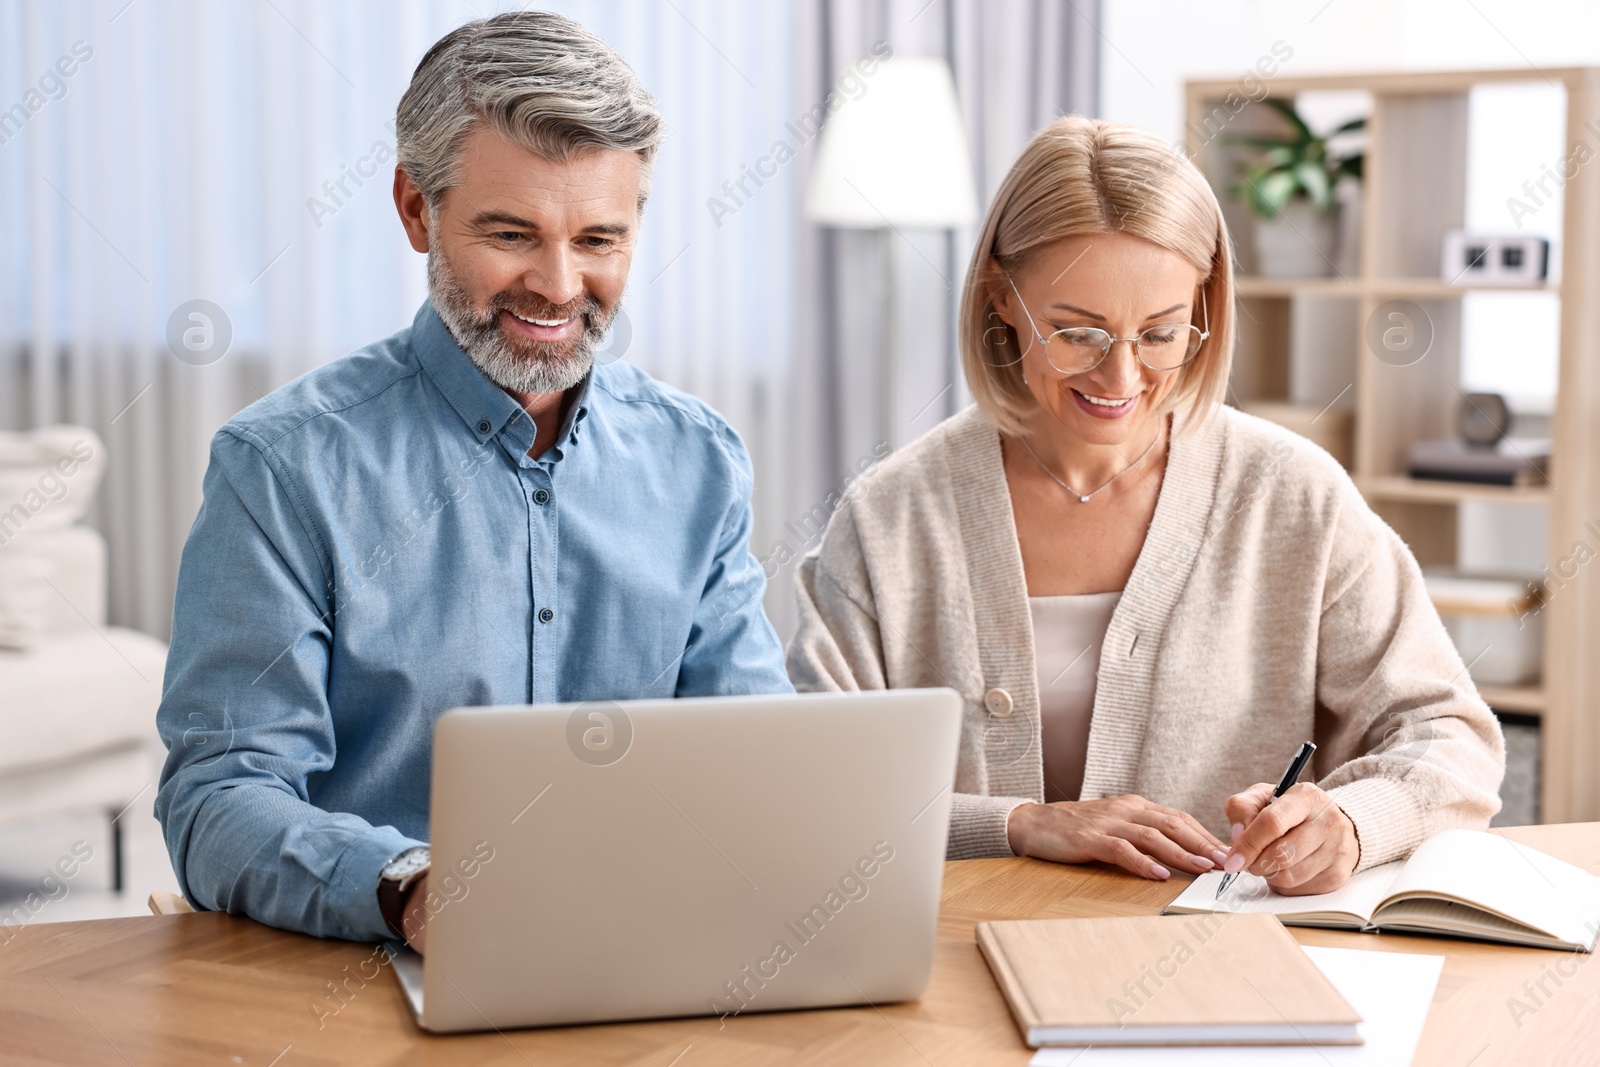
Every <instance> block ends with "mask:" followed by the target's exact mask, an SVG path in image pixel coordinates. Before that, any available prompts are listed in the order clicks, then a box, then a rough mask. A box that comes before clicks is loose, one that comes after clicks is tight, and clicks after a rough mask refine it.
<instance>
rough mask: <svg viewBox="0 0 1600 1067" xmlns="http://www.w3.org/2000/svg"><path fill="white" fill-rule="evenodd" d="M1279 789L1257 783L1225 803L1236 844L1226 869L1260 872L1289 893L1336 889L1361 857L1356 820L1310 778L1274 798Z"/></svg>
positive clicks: (1284, 891) (1319, 891)
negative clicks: (1274, 792)
mask: <svg viewBox="0 0 1600 1067" xmlns="http://www.w3.org/2000/svg"><path fill="white" fill-rule="evenodd" d="M1275 788H1276V786H1273V785H1269V784H1268V783H1266V782H1257V783H1256V784H1255V785H1253V786H1251V787H1250V788H1249V789H1246V790H1245V791H1244V792H1243V793H1235V794H1234V795H1233V796H1231V797H1229V798H1228V799H1227V801H1226V802H1225V803H1224V804H1223V810H1224V811H1226V812H1227V813H1228V822H1229V824H1230V825H1231V826H1232V827H1233V848H1232V849H1231V850H1230V854H1229V856H1228V858H1227V860H1226V861H1225V862H1224V863H1223V864H1222V869H1223V870H1225V871H1229V872H1234V871H1249V872H1250V873H1251V874H1256V875H1260V876H1261V877H1262V878H1265V879H1266V880H1267V884H1268V885H1269V886H1271V887H1272V888H1273V889H1274V890H1276V891H1277V892H1279V893H1283V894H1286V895H1288V896H1299V895H1301V894H1307V893H1331V892H1333V891H1334V890H1335V889H1338V888H1339V887H1340V886H1342V885H1344V884H1345V882H1347V881H1349V880H1350V875H1351V873H1352V872H1353V871H1355V869H1356V863H1357V862H1359V861H1360V859H1361V842H1360V840H1359V839H1358V838H1357V837H1356V825H1355V823H1353V822H1351V821H1350V816H1348V815H1346V814H1345V813H1344V811H1343V809H1341V808H1340V807H1339V805H1338V804H1336V803H1334V800H1333V798H1332V797H1330V796H1329V795H1328V794H1327V793H1325V792H1323V791H1322V790H1321V789H1318V788H1317V787H1316V786H1314V785H1312V784H1311V783H1310V782H1302V783H1300V784H1299V785H1296V786H1293V787H1292V788H1290V789H1289V790H1288V791H1287V792H1286V793H1284V794H1283V796H1281V797H1279V798H1278V799H1277V800H1272V791H1273V789H1275ZM1268 801H1271V803H1270V804H1269V803H1268Z"/></svg>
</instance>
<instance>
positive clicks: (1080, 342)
mask: <svg viewBox="0 0 1600 1067" xmlns="http://www.w3.org/2000/svg"><path fill="white" fill-rule="evenodd" d="M1110 340H1111V335H1110V334H1108V333H1106V332H1105V331H1104V330H1096V329H1094V328H1092V327H1087V326H1086V327H1083V328H1082V329H1075V330H1057V331H1056V332H1055V333H1053V334H1051V335H1050V343H1049V344H1048V345H1046V346H1045V350H1044V351H1045V356H1046V357H1047V358H1048V359H1049V360H1050V365H1051V366H1052V367H1054V368H1055V369H1056V370H1058V371H1060V372H1061V373H1062V374H1081V373H1082V372H1083V371H1086V370H1088V369H1089V368H1090V367H1093V366H1094V365H1095V364H1096V363H1099V362H1100V360H1101V358H1102V357H1103V356H1104V355H1105V354H1106V345H1107V344H1109V343H1110Z"/></svg>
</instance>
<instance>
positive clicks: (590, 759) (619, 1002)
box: [394, 689, 961, 1032]
mask: <svg viewBox="0 0 1600 1067" xmlns="http://www.w3.org/2000/svg"><path fill="white" fill-rule="evenodd" d="M960 719H961V701H960V698H959V697H958V696H957V695H956V694H955V693H954V692H952V691H951V690H948V689H921V690H889V691H876V692H869V693H819V694H809V695H801V696H763V697H715V698H702V699H688V700H646V701H632V702H623V703H612V702H597V703H589V704H568V705H552V706H548V707H516V708H464V709H458V710H455V711H451V712H448V713H447V714H445V715H444V716H443V717H442V718H441V719H440V720H439V723H438V726H437V727H436V730H435V734H434V756H433V806H432V812H431V837H432V840H431V842H430V843H431V846H432V860H433V866H432V869H431V871H430V874H429V886H428V888H429V891H430V895H434V897H435V899H434V903H435V905H436V906H437V909H438V910H437V911H436V912H435V913H434V914H433V915H432V917H431V918H430V919H429V922H428V944H427V956H426V959H424V958H423V957H421V956H418V955H417V954H416V953H414V952H411V951H410V950H409V949H405V950H402V951H400V952H399V954H398V955H397V956H396V958H395V960H394V968H395V972H396V974H397V976H398V977H399V979H400V981H401V984H402V986H403V987H404V989H405V991H406V994H407V997H408V998H409V1000H410V1002H411V1007H412V1010H413V1011H414V1012H415V1013H416V1016H417V1021H418V1023H419V1024H420V1025H421V1026H422V1027H423V1028H424V1029H427V1030H432V1031H435V1032H453V1031H462V1030H486V1029H490V1028H498V1029H502V1030H503V1029H507V1028H511V1027H525V1026H551V1025H559V1024H567V1023H588V1022H601V1021H618V1020H624V1019H648V1018H663V1017H670V1016H686V1015H719V1016H731V1015H740V1014H744V1013H746V1012H758V1011H774V1010H779V1009H785V1008H810V1007H821V1006H828V1005H850V1004H863V1003H874V1004H881V1003H884V1002H887V1001H897V1000H908V999H911V998H914V997H917V996H919V995H920V994H921V993H922V991H923V990H924V989H925V988H927V984H928V975H929V970H930V968H931V966H932V961H933V946H934V935H935V927H936V924H937V920H938V914H939V891H940V885H941V880H942V875H943V871H944V857H945V839H946V834H947V832H948V826H949V818H950V787H951V781H952V777H953V775H954V772H955V765H956V742H957V734H958V732H959V729H960Z"/></svg>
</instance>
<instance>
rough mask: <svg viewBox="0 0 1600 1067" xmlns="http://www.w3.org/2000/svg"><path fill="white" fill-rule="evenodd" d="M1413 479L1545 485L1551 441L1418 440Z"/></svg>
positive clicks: (1547, 480)
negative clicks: (1485, 443)
mask: <svg viewBox="0 0 1600 1067" xmlns="http://www.w3.org/2000/svg"><path fill="white" fill-rule="evenodd" d="M1409 473H1410V475H1411V477H1413V478H1422V479H1426V480H1428V481H1440V482H1472V483H1475V484H1479V485H1548V484H1549V473H1550V442H1549V441H1548V440H1543V439H1531V438H1530V439H1526V440H1519V439H1516V438H1510V437H1508V438H1506V439H1504V440H1502V441H1501V442H1500V443H1499V444H1497V445H1474V444H1468V443H1467V442H1466V441H1463V440H1461V439H1460V438H1455V437H1452V438H1447V439H1444V440H1439V441H1418V442H1417V443H1416V444H1414V445H1412V446H1411V464H1410V468H1409Z"/></svg>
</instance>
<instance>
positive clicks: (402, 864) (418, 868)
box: [378, 845, 429, 937]
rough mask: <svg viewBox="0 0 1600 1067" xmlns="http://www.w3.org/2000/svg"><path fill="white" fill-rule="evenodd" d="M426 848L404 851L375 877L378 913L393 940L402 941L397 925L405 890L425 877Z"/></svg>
mask: <svg viewBox="0 0 1600 1067" xmlns="http://www.w3.org/2000/svg"><path fill="white" fill-rule="evenodd" d="M428 862H429V853H428V846H427V845H418V846H416V847H415V848H408V849H406V850H405V851H404V852H402V853H400V855H398V856H396V857H395V858H394V859H392V860H390V861H389V863H388V866H386V867H384V869H383V873H382V874H381V875H380V876H379V877H378V910H379V911H380V912H382V913H383V921H384V924H385V925H387V926H388V927H389V930H390V931H391V932H392V933H393V934H394V935H395V936H396V937H405V936H406V934H405V928H404V927H403V926H402V925H401V922H402V919H403V916H402V915H401V914H400V909H401V907H402V906H403V905H404V903H405V899H406V890H407V889H409V888H410V887H411V884H412V883H413V882H415V881H416V880H417V879H418V878H421V877H422V876H423V875H425V874H427V873H428Z"/></svg>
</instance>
